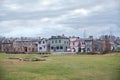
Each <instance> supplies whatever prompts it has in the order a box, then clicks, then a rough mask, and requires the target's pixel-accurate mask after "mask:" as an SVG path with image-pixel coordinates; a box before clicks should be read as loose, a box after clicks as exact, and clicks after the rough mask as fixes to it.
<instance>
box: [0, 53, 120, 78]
mask: <svg viewBox="0 0 120 80" xmlns="http://www.w3.org/2000/svg"><path fill="white" fill-rule="evenodd" d="M47 56H48V57H45V58H46V59H47V60H46V61H40V62H25V61H15V60H9V59H8V58H10V57H12V58H13V57H15V58H16V57H19V58H30V57H43V55H39V54H5V53H0V80H120V77H119V74H120V53H117V54H115V55H105V56H103V55H64V56H63V55H47Z"/></svg>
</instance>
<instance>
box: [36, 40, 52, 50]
mask: <svg viewBox="0 0 120 80" xmlns="http://www.w3.org/2000/svg"><path fill="white" fill-rule="evenodd" d="M49 51H50V43H49V40H48V39H45V38H43V39H40V40H39V41H38V52H49Z"/></svg>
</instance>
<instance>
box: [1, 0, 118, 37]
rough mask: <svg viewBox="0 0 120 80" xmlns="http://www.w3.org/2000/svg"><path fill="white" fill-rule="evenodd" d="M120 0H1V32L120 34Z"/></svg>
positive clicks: (3, 33)
mask: <svg viewBox="0 0 120 80" xmlns="http://www.w3.org/2000/svg"><path fill="white" fill-rule="evenodd" d="M119 3H120V1H119V0H69V1H65V0H0V35H1V36H6V37H20V36H29V37H33V36H35V37H36V36H41V37H50V36H51V35H59V34H65V35H67V36H70V35H75V36H80V37H83V33H84V31H85V32H86V35H87V36H88V35H94V36H99V35H103V34H109V33H110V32H112V33H113V34H114V35H117V36H120V22H119V21H120V15H119V14H120V8H119V7H120V6H119Z"/></svg>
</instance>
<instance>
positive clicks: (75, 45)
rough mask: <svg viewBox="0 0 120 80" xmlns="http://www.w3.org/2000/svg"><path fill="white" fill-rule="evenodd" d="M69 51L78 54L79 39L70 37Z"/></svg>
mask: <svg viewBox="0 0 120 80" xmlns="http://www.w3.org/2000/svg"><path fill="white" fill-rule="evenodd" d="M69 39H70V50H71V52H80V39H79V37H70V38H69Z"/></svg>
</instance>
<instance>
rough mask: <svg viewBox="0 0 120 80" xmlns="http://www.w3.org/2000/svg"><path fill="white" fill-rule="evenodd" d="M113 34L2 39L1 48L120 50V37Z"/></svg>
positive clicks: (15, 50) (12, 50)
mask: <svg viewBox="0 0 120 80" xmlns="http://www.w3.org/2000/svg"><path fill="white" fill-rule="evenodd" d="M111 37H113V36H108V35H105V36H102V37H100V38H99V39H94V38H93V36H90V37H88V38H79V37H66V36H64V35H58V36H51V38H49V39H46V38H42V39H41V38H38V39H34V38H15V39H13V38H11V39H6V38H5V39H2V40H1V42H0V43H1V44H0V45H1V46H0V49H1V51H2V52H6V53H32V52H37V53H53V52H71V53H72V52H73V53H105V52H110V51H119V50H120V39H119V38H118V39H116V38H111Z"/></svg>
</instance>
